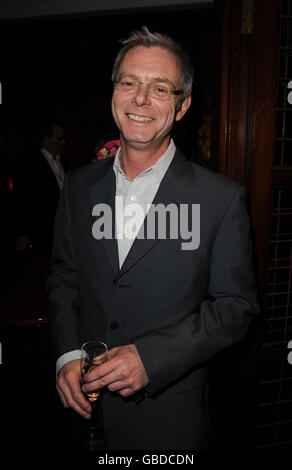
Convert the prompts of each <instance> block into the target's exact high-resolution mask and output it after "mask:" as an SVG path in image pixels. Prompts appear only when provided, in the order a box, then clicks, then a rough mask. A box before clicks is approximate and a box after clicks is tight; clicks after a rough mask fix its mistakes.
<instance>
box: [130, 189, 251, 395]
mask: <svg viewBox="0 0 292 470" xmlns="http://www.w3.org/2000/svg"><path fill="white" fill-rule="evenodd" d="M258 311H259V308H258V303H257V289H256V282H255V277H254V270H253V249H252V243H251V237H250V221H249V216H248V213H247V210H246V196H245V189H244V188H243V187H240V189H239V190H238V191H237V192H236V193H235V195H234V197H233V198H232V201H231V202H230V204H229V206H228V208H227V209H226V211H225V215H224V217H223V219H222V222H221V225H220V227H219V230H218V232H217V235H216V238H215V241H214V244H213V247H212V252H211V257H210V265H209V285H208V295H207V296H206V298H205V299H204V300H203V301H202V302H201V304H200V308H199V309H198V311H194V312H190V313H189V314H187V315H186V316H185V317H184V318H182V319H181V320H180V321H179V322H178V323H176V324H171V325H167V326H165V327H161V328H159V329H155V330H153V331H148V332H146V333H145V334H142V335H141V336H138V337H135V338H133V342H134V343H135V345H136V347H137V350H138V352H139V354H140V357H141V359H142V361H143V364H144V366H145V369H146V371H147V373H148V376H149V378H150V392H151V393H156V392H159V391H160V390H161V389H163V388H165V387H167V386H168V385H170V384H171V383H173V382H174V381H176V380H179V379H180V378H181V377H183V376H184V375H185V374H187V373H189V372H191V371H193V370H194V369H195V368H196V367H198V366H200V365H203V364H204V363H205V362H206V361H208V359H210V358H211V357H212V356H214V355H215V354H216V353H217V352H218V351H220V350H223V349H224V348H227V347H228V346H231V345H232V344H234V343H236V342H237V341H239V340H240V339H241V338H242V337H243V335H244V334H245V333H246V331H247V329H248V325H249V323H250V320H251V319H252V317H253V316H254V315H255V314H256V313H258Z"/></svg>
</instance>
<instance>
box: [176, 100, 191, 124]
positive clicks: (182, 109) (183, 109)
mask: <svg viewBox="0 0 292 470" xmlns="http://www.w3.org/2000/svg"><path fill="white" fill-rule="evenodd" d="M191 102H192V97H191V95H189V96H186V97H185V99H184V100H183V102H182V105H181V107H180V110H179V111H177V113H176V116H175V120H176V121H180V120H181V118H182V117H183V116H184V115H185V114H186V112H187V110H188V109H189V107H190V106H191Z"/></svg>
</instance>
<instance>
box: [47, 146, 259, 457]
mask: <svg viewBox="0 0 292 470" xmlns="http://www.w3.org/2000/svg"><path fill="white" fill-rule="evenodd" d="M112 164H113V159H108V160H103V161H100V162H98V163H95V164H93V165H90V166H87V167H84V168H82V169H79V170H78V171H74V172H72V173H70V174H69V175H68V176H67V179H66V182H65V185H64V188H63V191H62V194H61V200H60V203H59V208H58V211H57V217H56V223H55V238H54V250H53V262H54V265H53V268H52V271H51V273H50V275H49V278H48V281H47V285H48V292H49V297H50V302H51V316H50V324H51V329H52V337H53V344H54V349H55V353H56V357H59V356H60V355H62V354H63V353H65V352H68V351H71V350H74V349H79V348H80V345H81V344H82V342H84V341H86V340H90V339H98V338H101V339H103V340H104V341H105V342H106V343H107V344H108V346H109V347H110V348H112V347H115V346H120V345H125V344H130V343H135V345H136V347H137V349H138V352H139V354H140V356H141V359H142V361H143V363H144V366H145V369H146V371H147V374H148V376H149V378H150V385H149V387H148V388H147V397H146V398H145V399H144V400H143V401H142V402H140V403H139V404H137V403H136V402H135V401H134V400H131V399H130V400H124V399H122V398H121V397H120V396H119V395H117V394H111V393H106V394H105V397H104V400H103V406H104V417H105V424H106V427H107V430H108V432H109V434H110V437H112V442H113V445H112V448H125V449H126V448H145V449H146V448H147V449H149V448H164V449H165V448H169V449H173V448H177V449H178V448H194V447H198V446H202V447H203V444H202V443H201V441H200V438H199V437H198V436H202V435H203V429H205V428H206V427H205V428H204V425H205V424H206V419H207V409H206V406H207V404H206V396H205V394H202V389H203V386H204V385H205V384H207V382H208V360H209V359H210V358H212V357H213V356H214V355H215V354H216V353H217V352H218V351H220V350H222V349H224V348H226V347H228V346H230V345H232V344H233V343H235V342H237V341H238V340H239V339H240V338H242V336H243V335H244V334H245V333H246V331H247V328H248V325H249V322H250V320H251V318H252V317H253V316H254V315H255V314H256V313H257V312H258V304H257V300H256V297H257V293H256V285H255V279H254V273H253V262H252V244H251V239H250V223H249V217H248V214H247V210H246V198H245V189H244V188H243V187H241V186H240V185H238V184H237V183H236V182H234V181H233V180H230V179H229V178H227V177H224V176H222V175H218V174H215V173H212V172H210V171H208V170H206V169H203V168H201V167H199V166H198V165H195V164H192V163H190V162H188V161H187V160H186V159H185V158H184V157H183V155H182V154H181V153H180V152H179V151H178V150H177V151H176V154H175V157H174V159H173V161H172V163H171V165H170V167H169V169H168V170H167V172H166V174H165V177H164V179H163V180H162V182H161V185H160V187H159V189H158V192H157V194H156V196H155V199H154V201H153V204H158V203H163V204H165V205H167V204H170V203H174V204H177V205H178V206H179V205H180V204H189V205H191V204H200V213H201V215H200V244H199V247H198V248H197V249H196V250H191V251H190V250H182V249H181V243H182V241H184V240H182V239H180V238H179V239H169V238H168V239H165V240H163V239H157V238H155V239H148V240H147V239H144V240H143V239H136V240H135V242H134V243H133V246H132V248H131V250H130V252H129V254H128V256H127V258H126V260H125V262H124V264H123V266H122V269H121V270H119V267H118V252H117V243H116V240H115V239H103V240H96V239H95V238H94V237H93V235H92V225H93V222H94V220H95V218H94V217H93V216H92V208H93V206H94V205H95V204H98V203H107V204H109V205H110V206H111V207H112V208H113V209H114V197H115V174H114V171H113V168H112ZM113 214H114V210H113ZM113 223H114V220H113ZM196 394H197V395H196ZM195 402H196V403H197V404H199V406H198V407H197V408H194V403H195ZM170 407H171V409H172V416H173V420H174V422H175V428H176V432H173V431H170V428H171V423H168V421H167V419H166V417H167V416H168V415H169V413H170ZM121 422H122V423H123V424H122V426H119V423H121ZM204 432H205V431H204ZM181 434H183V435H185V436H183V437H182V436H181ZM146 435H147V438H146ZM187 435H188V436H187ZM125 436H127V437H125ZM142 436H143V437H142ZM161 436H163V438H161V439H160V437H161ZM193 443H194V444H193ZM161 446H163V447H161ZM192 446H193V447H192Z"/></svg>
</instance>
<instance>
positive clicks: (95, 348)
mask: <svg viewBox="0 0 292 470" xmlns="http://www.w3.org/2000/svg"><path fill="white" fill-rule="evenodd" d="M107 351H108V349H107V345H106V344H105V343H103V342H101V341H87V342H86V343H84V344H83V345H82V346H81V363H80V367H81V381H82V383H83V384H84V383H85V382H84V377H85V375H86V374H87V372H90V371H91V370H92V369H94V368H95V367H97V366H99V365H100V364H103V363H104V362H106V361H107V359H108V358H107ZM101 394H102V389H98V390H95V391H93V392H86V393H85V392H84V395H85V396H86V398H87V399H88V401H89V402H90V403H91V406H92V413H91V418H90V423H89V429H88V431H87V433H86V436H85V440H84V443H83V448H84V449H86V450H91V451H94V450H105V449H106V447H107V442H108V439H107V436H106V434H105V432H104V429H103V425H102V423H98V422H97V420H96V415H97V410H98V405H99V404H100V400H101V396H100V395H101Z"/></svg>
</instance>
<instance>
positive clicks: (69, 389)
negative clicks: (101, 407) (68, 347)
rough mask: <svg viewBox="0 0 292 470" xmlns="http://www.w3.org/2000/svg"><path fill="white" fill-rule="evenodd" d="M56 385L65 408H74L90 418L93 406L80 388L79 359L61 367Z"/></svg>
mask: <svg viewBox="0 0 292 470" xmlns="http://www.w3.org/2000/svg"><path fill="white" fill-rule="evenodd" d="M56 387H57V390H58V393H59V396H60V398H61V402H62V403H63V405H64V407H65V408H69V407H70V408H73V410H75V411H77V413H79V414H80V415H81V416H83V417H84V418H87V419H89V418H90V416H91V411H92V408H91V406H90V404H89V403H88V401H87V400H86V398H85V397H84V395H83V393H82V392H81V388H80V360H79V359H77V360H74V361H70V362H68V363H67V364H65V365H64V366H63V367H62V368H61V370H60V372H59V375H58V379H57V384H56Z"/></svg>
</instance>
